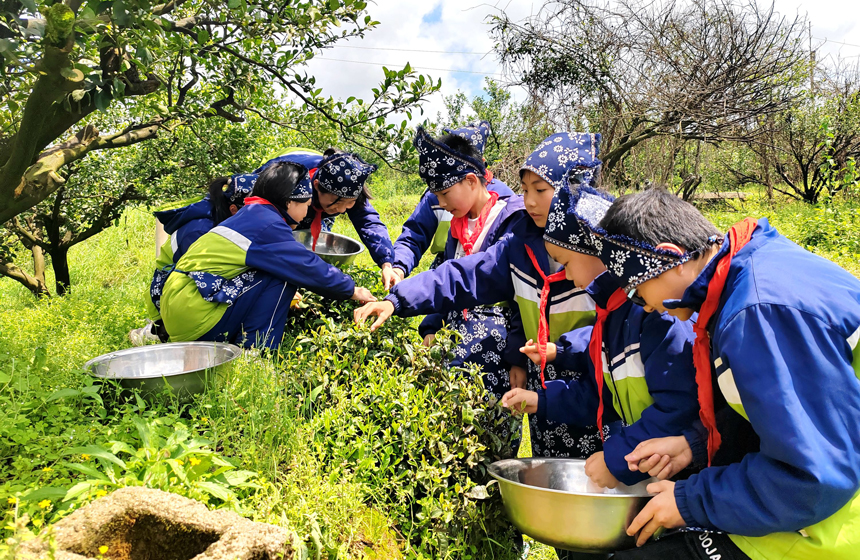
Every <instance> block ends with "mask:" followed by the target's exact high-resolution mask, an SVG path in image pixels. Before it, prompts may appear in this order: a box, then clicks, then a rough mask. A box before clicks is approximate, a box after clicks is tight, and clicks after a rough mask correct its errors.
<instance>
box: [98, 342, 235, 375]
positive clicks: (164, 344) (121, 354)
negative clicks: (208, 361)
mask: <svg viewBox="0 0 860 560" xmlns="http://www.w3.org/2000/svg"><path fill="white" fill-rule="evenodd" d="M168 346H170V347H174V348H176V347H180V346H186V347H187V346H192V347H193V346H208V347H210V348H218V347H219V346H221V347H224V348H227V349H228V350H230V351H231V352H233V355H232V356H230V358H228V359H227V360H224V361H223V362H221V363H220V364H218V365H214V366H208V367H205V368H193V369H185V370H183V371H180V372H176V373H170V374H168V375H165V374H163V373H154V374H149V375H136V376H134V377H117V376H115V375H107V374H102V373H97V372H95V371H93V365H94V364H95V363H96V362H98V361H110V360H112V359H114V358H116V357H125V356H128V355H134V354H138V353H143V352H146V351H148V350H151V349H153V348H166V347H168ZM241 355H242V349H241V348H239V347H238V346H236V345H235V344H229V343H227V342H214V341H212V342H210V341H205V340H195V341H189V342H162V343H159V344H149V345H147V346H137V347H134V348H125V349H123V350H117V351H115V352H108V353H107V354H102V355H101V356H96V357H95V358H91V359H89V360H87V361H86V363H85V364H84V368H85V369H86V370H87V371H88V372H89V374H90V375H92V376H93V377H98V378H99V379H156V378H159V377H165V378H167V377H176V376H177V375H185V374H186V373H193V372H195V371H201V370H203V369H209V368H216V367H221V366H223V365H225V364H229V363H230V362H232V361H233V360H235V359H236V358H238V357H239V356H241Z"/></svg>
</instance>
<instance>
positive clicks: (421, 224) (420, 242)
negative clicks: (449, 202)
mask: <svg viewBox="0 0 860 560" xmlns="http://www.w3.org/2000/svg"><path fill="white" fill-rule="evenodd" d="M487 190H488V191H493V192H497V193H499V198H500V199H503V198H509V197H511V196H514V191H512V190H511V189H510V187H508V186H507V185H506V184H504V183H503V182H501V181H500V180H498V179H493V180H492V181H490V182H489V183H487ZM450 229H451V213H450V212H448V211H447V210H443V209H442V207H441V206H439V197H437V196H436V195H435V194H434V193H432V192H430V191H429V190H428V191H425V192H424V195H422V196H421V199H420V200H419V201H418V205H417V206H416V207H415V210H414V211H413V212H412V215H411V216H409V219H408V220H406V222H404V224H403V231H402V232H401V234H400V236H399V237H398V238H397V241H395V242H394V261H393V263H392V264H393V266H394V267H395V268H399V269H401V270H402V271H403V272H404V273H405V275H406V276H409V275H410V274H411V273H412V269H414V268H415V267H416V266H418V262H419V261H420V260H421V257H422V256H423V255H424V253H426V252H427V250H428V249H429V250H430V252H431V253H433V254H436V253H441V252H442V251H444V250H445V245H446V244H447V242H448V230H450Z"/></svg>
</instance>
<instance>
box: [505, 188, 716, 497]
mask: <svg viewBox="0 0 860 560" xmlns="http://www.w3.org/2000/svg"><path fill="white" fill-rule="evenodd" d="M612 200H613V197H612V196H611V195H608V194H605V193H601V192H599V191H596V190H594V189H591V188H589V187H582V186H576V185H571V186H568V185H564V186H562V187H561V188H560V189H559V190H558V191H556V193H555V198H554V199H553V204H552V208H551V210H550V218H549V225H548V226H547V228H546V232H545V233H544V242H545V243H546V250H547V253H549V255H550V256H551V257H552V258H553V259H555V260H556V261H558V262H559V263H561V264H562V265H564V270H565V273H566V275H567V279H568V280H570V281H572V282H573V283H574V284H575V285H576V286H577V287H579V288H585V290H586V291H587V292H588V294H589V295H590V296H591V298H592V299H593V300H594V302H595V304H596V306H597V322H596V323H595V325H594V326H593V327H592V326H588V327H582V328H580V329H577V330H575V331H572V332H569V333H565V334H564V335H562V337H561V338H560V339H559V341H558V345H556V344H553V343H551V342H550V343H548V344H547V345H546V349H545V350H544V349H542V348H541V347H540V346H539V345H537V344H535V343H533V342H532V341H531V340H530V341H529V342H528V343H527V344H526V346H525V347H524V348H522V349H521V351H523V352H524V353H525V354H527V355H528V356H529V358H530V359H531V360H532V361H533V362H535V363H540V361H541V358H542V357H543V358H544V359H545V360H546V361H547V362H552V363H554V364H555V365H556V366H557V367H562V368H563V369H569V370H574V371H588V372H589V375H587V376H583V377H581V378H580V379H578V380H576V381H564V380H556V381H547V382H546V389H545V390H543V389H539V390H538V391H537V392H534V391H527V390H525V389H512V390H511V391H510V392H509V393H507V394H506V395H505V396H504V397H503V399H502V403H503V405H504V406H506V407H508V408H510V409H511V410H512V411H514V412H517V411H519V410H522V409H524V410H525V412H527V413H530V414H537V416H538V417H539V418H540V417H542V418H548V419H550V420H553V421H555V422H564V423H568V424H580V425H586V424H591V423H592V422H594V418H595V417H597V425H598V429H602V427H603V425H604V424H609V423H611V422H613V420H618V421H619V422H620V425H619V426H615V425H613V426H612V429H611V430H610V435H609V436H608V437H607V438H606V440H605V441H604V442H603V451H602V452H597V453H595V454H594V455H592V456H591V457H589V458H588V461H587V462H586V468H585V471H586V474H588V476H589V477H590V478H591V479H592V480H593V481H594V482H595V483H596V484H598V485H599V486H602V487H609V488H614V487H615V486H617V484H618V482H622V483H623V484H628V485H631V484H635V483H637V482H640V481H642V480H644V479H646V478H647V477H648V474H647V473H640V472H638V471H637V472H631V471H630V470H629V469H628V468H627V461H626V460H625V456H626V455H628V454H629V453H630V452H631V451H633V449H634V448H635V447H636V446H637V445H638V444H639V443H640V442H642V441H646V440H649V439H652V438H658V437H664V436H677V435H681V434H683V433H684V432H685V431H688V430H689V429H690V426H691V424H692V423H693V422H694V421H695V420H696V419H697V418H698V410H699V405H698V400H697V398H696V384H695V378H694V375H693V338H694V335H693V328H692V325H691V324H690V323H689V322H688V321H681V320H679V319H677V318H675V317H672V316H670V315H668V314H666V313H647V312H646V311H645V310H644V309H643V308H642V307H640V306H638V305H635V304H633V303H632V302H630V301H628V299H627V297H626V294H625V293H624V291H623V290H621V289H620V288H619V286H618V282H617V280H616V279H615V277H613V276H612V275H610V274H608V273H607V272H606V267H605V266H604V265H603V263H602V262H601V261H600V259H599V258H598V256H597V255H598V250H597V247H596V246H595V238H594V236H593V235H592V231H593V228H595V226H597V224H598V223H599V222H600V219H601V218H602V217H603V214H604V213H605V212H606V210H607V208H609V205H610V204H611V201H612ZM595 375H596V377H595ZM603 416H605V417H606V418H605V420H606V421H604V418H603Z"/></svg>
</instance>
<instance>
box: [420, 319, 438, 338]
mask: <svg viewBox="0 0 860 560" xmlns="http://www.w3.org/2000/svg"><path fill="white" fill-rule="evenodd" d="M444 318H445V315H444V314H442V313H431V314H430V315H427V316H426V317H424V318H423V319H422V320H421V324H419V325H418V335H419V336H420V337H421V338H424V337H425V336H427V335H428V334H436V333H437V332H438V331H439V329H441V328H442V325H443V323H444V322H445V319H444Z"/></svg>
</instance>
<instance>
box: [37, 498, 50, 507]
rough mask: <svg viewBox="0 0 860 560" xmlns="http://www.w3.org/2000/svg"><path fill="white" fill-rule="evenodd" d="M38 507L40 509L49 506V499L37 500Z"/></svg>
mask: <svg viewBox="0 0 860 560" xmlns="http://www.w3.org/2000/svg"><path fill="white" fill-rule="evenodd" d="M39 507H40V508H42V509H48V508H49V507H51V500H42V501H41V502H39Z"/></svg>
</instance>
